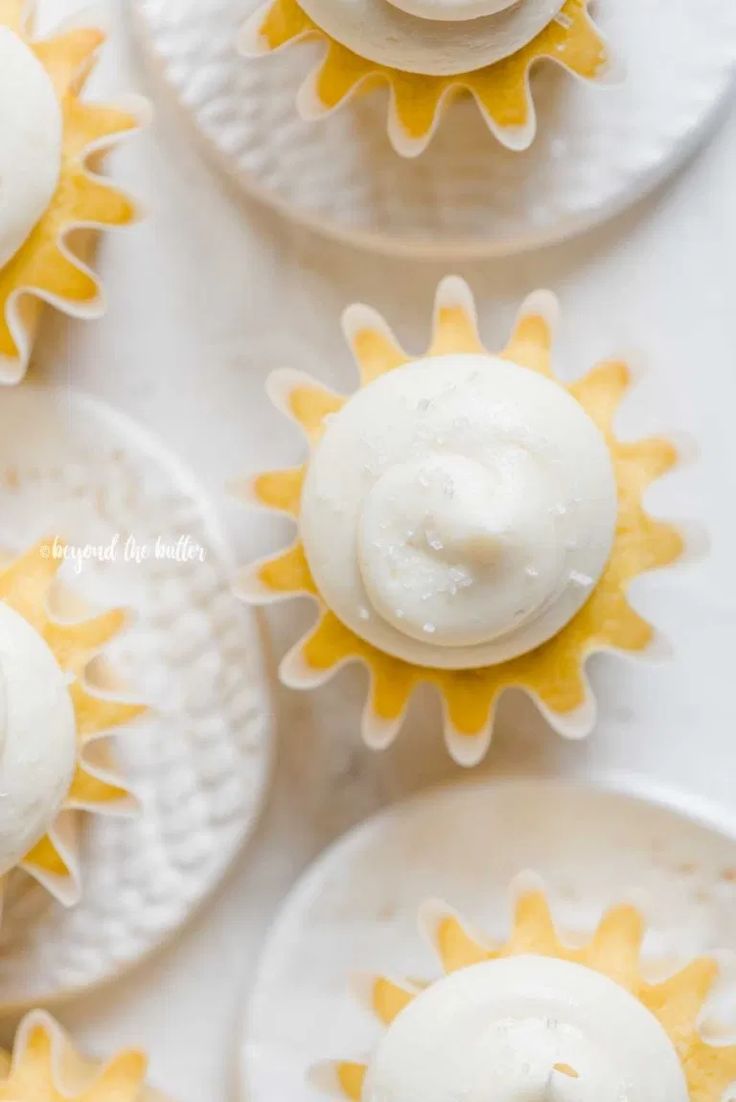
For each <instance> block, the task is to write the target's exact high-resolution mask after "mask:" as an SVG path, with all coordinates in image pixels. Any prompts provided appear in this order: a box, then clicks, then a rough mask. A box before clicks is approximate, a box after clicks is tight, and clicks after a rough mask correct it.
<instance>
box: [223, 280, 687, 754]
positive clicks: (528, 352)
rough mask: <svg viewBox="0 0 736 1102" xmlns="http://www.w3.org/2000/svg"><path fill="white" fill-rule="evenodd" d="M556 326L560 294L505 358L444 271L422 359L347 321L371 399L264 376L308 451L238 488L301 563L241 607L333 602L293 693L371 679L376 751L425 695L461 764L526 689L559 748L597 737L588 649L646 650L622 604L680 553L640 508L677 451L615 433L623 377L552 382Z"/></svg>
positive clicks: (535, 305) (532, 305) (296, 653)
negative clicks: (355, 668) (273, 519)
mask: <svg viewBox="0 0 736 1102" xmlns="http://www.w3.org/2000/svg"><path fill="white" fill-rule="evenodd" d="M555 320H556V300H555V299H554V298H553V296H551V295H550V294H549V293H547V292H538V293H536V294H534V295H532V296H531V297H530V298H529V299H528V300H527V301H526V302H525V304H524V305H523V306H522V309H521V312H520V314H519V317H518V319H517V322H516V325H515V328H514V330H513V333H512V336H511V339H510V341H509V342H508V344H507V345H506V347H505V348H504V349H503V351H502V352H501V353H500V354H499V355H498V356H492V355H491V354H490V353H489V352H487V350H486V349H485V348H484V347H483V345H482V343H481V340H480V337H479V335H478V329H477V322H476V313H475V306H474V302H473V298H472V295H471V293H470V290H469V288H468V287H467V285H466V284H465V283H464V282H463V281H462V280H460V279H458V278H456V277H449V278H447V279H445V280H444V281H443V282H442V283H441V285H440V287H439V289H438V294H437V299H436V304H435V312H434V333H433V337H432V341H431V344H430V347H429V350H428V352H427V353H426V355H425V356H422V357H418V358H417V357H412V356H411V355H409V354H408V353H407V352H405V351H404V350H403V349H402V348H401V347H400V345H399V344H398V342H397V340H396V338H395V337H394V336H393V334H392V333H391V331H390V330H389V328H388V326H387V325H386V323H385V322H384V321H383V319H382V318H381V317H379V316H378V315H377V314H376V313H375V312H374V311H373V310H371V309H369V308H368V307H364V306H353V307H350V308H349V309H348V310H347V311H346V314H345V317H344V330H345V334H346V337H347V340H348V342H349V345H350V347H351V349H352V352H353V354H354V357H355V360H356V361H357V366H358V370H359V373H360V383H361V388H360V389H359V390H358V391H357V392H356V394H355V395H353V396H352V397H346V396H343V395H340V394H337V393H335V392H334V391H331V390H328V389H327V388H326V387H324V386H322V385H321V384H320V383H318V382H316V381H315V380H314V379H312V378H311V377H309V376H307V375H305V374H303V373H301V372H298V371H292V370H281V371H277V372H275V373H274V374H273V375H271V377H270V378H269V382H268V391H269V394H270V396H271V398H272V400H273V401H274V403H275V404H276V405H277V406H278V407H279V408H280V409H281V410H282V411H283V412H284V413H286V414H287V415H288V416H289V417H290V418H292V419H293V420H295V421H296V423H297V424H298V425H299V426H300V428H301V429H302V431H303V433H304V435H305V437H306V440H307V443H308V446H309V456H308V459H307V461H306V462H305V463H303V464H300V465H299V466H296V467H293V468H291V469H288V470H273V471H268V472H266V473H263V474H261V475H259V476H257V477H256V478H254V479H249V480H247V481H245V482H243V483H242V484H240V485H238V486H237V487H236V492H238V493H239V494H240V495H241V496H242V497H243V498H244V499H245V500H246V501H248V502H250V503H254V504H257V505H259V506H263V507H266V508H268V509H272V510H275V511H278V512H281V513H285V514H286V515H287V516H289V517H291V518H292V519H293V520H294V521H295V522H296V525H297V529H298V533H297V538H296V540H295V542H294V543H293V544H292V545H291V546H289V547H288V548H287V549H286V550H285V551H282V552H280V553H278V554H276V555H273V556H270V557H267V558H266V559H264V560H261V561H259V562H256V563H255V564H253V565H252V566H250V567H248V568H246V569H245V570H244V571H243V572H242V574H241V576H240V581H239V591H240V593H241V595H242V596H243V597H244V598H245V599H246V600H248V601H250V602H251V603H255V604H269V603H271V602H274V601H278V600H283V599H285V598H290V597H299V596H307V597H310V598H312V599H313V600H314V601H315V602H316V603H317V606H318V618H317V622H316V625H315V626H314V627H313V628H312V629H311V630H310V631H309V632H308V634H307V635H306V636H305V637H304V638H303V639H301V640H300V641H299V642H298V643H297V644H296V646H295V647H294V648H293V649H292V650H291V652H290V653H289V654H288V655H287V656H286V657H285V659H284V660H283V662H282V665H281V670H280V673H281V677H282V679H283V681H284V682H285V683H286V684H287V685H289V686H292V687H294V688H299V689H311V688H314V687H315V686H318V685H320V684H321V683H323V682H325V681H326V680H327V679H329V678H330V677H331V676H332V675H333V674H334V673H335V672H336V671H337V670H339V669H340V668H341V667H342V666H343V665H345V664H346V663H349V662H353V661H359V662H362V663H364V664H365V666H366V667H367V668H368V671H369V675H370V690H369V696H368V699H367V703H366V706H365V709H364V712H363V721H362V730H363V736H364V738H365V740H366V742H367V743H368V744H369V745H370V746H372V747H374V748H377V749H379V748H383V747H386V746H388V745H389V744H390V743H391V742H392V741H393V739H394V737H395V736H396V734H397V732H398V729H399V728H400V726H401V724H402V721H403V719H404V715H405V712H406V709H407V706H408V704H409V701H410V698H411V696H412V694H413V692H414V690H415V689H416V687H417V686H418V685H420V684H421V683H423V682H424V683H428V684H430V685H433V686H434V687H435V689H436V690H437V691H438V693H439V695H440V697H441V699H442V702H443V705H444V715H445V735H446V740H447V743H448V747H449V749H450V752H451V753H452V755H453V757H454V758H455V759H456V760H457V761H459V762H461V763H462V764H465V765H473V764H476V763H477V762H478V761H479V760H480V759H481V758H482V756H483V755H484V753H485V751H486V749H487V747H488V744H489V741H490V737H491V731H492V727H493V722H494V713H495V710H496V706H497V703H498V701H499V698H500V697H501V695H502V694H503V692H504V691H505V690H506V689H510V688H519V689H521V690H523V691H524V692H526V693H527V694H528V695H529V696H530V697H531V698H532V699H533V700H534V701H535V702H536V704H537V706H538V707H539V708H540V710H541V711H542V713H543V714H544V715H545V717H546V718H547V720H548V721H549V723H550V724H551V725H552V726H553V727H554V728H555V729H556V730H558V731H559V732H560V733H561V734H563V735H566V736H568V737H581V736H584V735H586V734H588V733H589V732H590V730H591V729H592V727H593V725H594V722H595V701H594V699H593V696H592V693H591V690H590V687H589V684H588V681H587V677H586V673H585V664H586V662H587V659H588V658H589V657H590V655H591V654H593V653H594V652H596V651H601V650H615V651H621V652H627V653H631V654H643V653H644V652H646V651H647V650H651V647H652V644H653V642H654V632H653V629H652V628H651V627H650V625H649V624H648V623H646V622H645V621H644V620H643V619H642V618H641V616H640V615H639V614H638V613H637V612H635V611H634V609H633V608H632V607H631V605H630V604H629V601H628V600H627V595H626V591H627V587H628V585H629V583H630V582H631V580H632V579H633V578H634V577H636V576H637V575H639V574H641V573H642V572H643V571H648V570H652V569H654V568H657V567H663V566H665V565H666V564H669V563H672V562H673V561H674V560H676V559H677V558H678V557H679V556H680V554H681V552H682V550H683V546H684V541H683V537H682V535H681V534H680V532H679V530H678V529H677V528H675V527H674V526H672V525H671V524H668V523H664V522H662V521H659V520H655V519H653V518H652V517H651V516H649V515H648V513H647V512H646V511H645V509H644V507H643V505H642V497H643V494H644V492H645V490H646V489H647V487H648V486H649V484H650V483H651V482H652V481H653V480H654V479H655V478H657V477H658V476H660V475H662V474H663V473H664V472H666V471H667V470H668V469H669V468H671V467H672V466H673V464H674V463H675V462H676V458H677V454H676V450H675V447H674V446H673V445H672V443H670V442H669V441H668V440H666V439H662V438H660V437H651V438H648V439H644V440H640V441H636V442H629V441H626V442H624V441H620V440H618V439H617V438H616V436H615V433H614V417H615V414H616V411H617V408H618V406H619V403H620V401H621V399H622V397H623V395H624V392H625V391H626V389H627V386H628V384H629V371H628V370H627V368H626V366H625V365H624V364H623V363H621V362H619V361H610V362H604V363H601V364H599V365H598V366H597V367H595V368H594V369H593V370H592V371H590V372H589V373H588V374H587V375H584V376H583V377H582V378H580V379H578V380H576V381H575V382H572V383H569V384H565V383H562V382H559V381H558V380H557V379H556V377H555V376H554V374H553V371H552V366H551V346H552V337H553V327H554V324H555ZM425 458H426V460H427V462H426V463H425V462H424V460H425ZM417 464H418V465H417Z"/></svg>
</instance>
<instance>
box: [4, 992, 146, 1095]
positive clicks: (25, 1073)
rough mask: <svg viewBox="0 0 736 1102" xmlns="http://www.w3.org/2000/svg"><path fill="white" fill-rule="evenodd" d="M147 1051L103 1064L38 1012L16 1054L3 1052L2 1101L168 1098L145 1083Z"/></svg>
mask: <svg viewBox="0 0 736 1102" xmlns="http://www.w3.org/2000/svg"><path fill="white" fill-rule="evenodd" d="M146 1071H147V1060H146V1057H145V1056H144V1055H143V1053H142V1052H137V1051H128V1052H121V1053H119V1054H118V1055H117V1056H114V1057H113V1058H112V1059H111V1060H109V1061H108V1062H107V1063H104V1064H98V1063H93V1062H90V1061H89V1060H86V1059H84V1058H83V1057H81V1056H79V1054H78V1053H77V1052H76V1050H75V1048H74V1046H73V1045H72V1043H71V1041H70V1040H69V1038H68V1037H67V1035H66V1033H65V1032H64V1031H63V1029H62V1028H61V1026H60V1025H59V1024H58V1023H57V1022H55V1021H54V1019H53V1018H51V1017H50V1016H49V1015H48V1014H46V1013H44V1011H41V1010H35V1011H33V1012H32V1013H31V1014H28V1015H26V1017H25V1018H24V1019H23V1021H22V1022H21V1024H20V1026H19V1027H18V1032H17V1033H16V1036H15V1042H14V1045H13V1053H12V1056H10V1055H8V1054H6V1053H0V1099H1V1100H2V1102H61V1099H65V1100H68V1102H166V1100H165V1099H164V1096H163V1095H162V1094H159V1093H158V1091H153V1090H151V1089H150V1088H149V1087H147V1086H146V1083H145V1079H146Z"/></svg>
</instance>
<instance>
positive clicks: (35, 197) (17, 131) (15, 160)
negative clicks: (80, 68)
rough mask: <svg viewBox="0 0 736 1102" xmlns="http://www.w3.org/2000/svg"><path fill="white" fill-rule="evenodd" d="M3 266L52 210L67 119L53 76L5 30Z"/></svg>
mask: <svg viewBox="0 0 736 1102" xmlns="http://www.w3.org/2000/svg"><path fill="white" fill-rule="evenodd" d="M0 134H1V135H2V141H0V268H2V267H3V265H5V264H7V263H8V261H9V260H11V259H12V258H13V257H14V256H15V254H16V253H17V252H18V250H19V249H20V248H21V246H22V245H23V244H24V242H25V241H26V239H27V238H28V236H29V234H30V233H31V231H32V229H33V227H34V226H35V225H36V223H37V222H38V220H39V218H40V217H41V216H42V214H44V212H45V211H46V210H47V209H48V206H49V204H50V202H51V199H52V198H53V195H54V191H55V189H56V185H57V183H58V181H59V173H60V171H61V142H62V117H61V105H60V103H59V100H58V97H57V95H56V92H55V91H54V86H53V84H52V82H51V78H50V76H49V74H48V73H47V72H46V70H45V69H44V67H43V65H42V64H41V62H40V61H39V60H38V58H37V57H36V55H35V54H34V53H33V51H32V50H31V49H30V47H29V46H27V45H26V43H25V42H23V40H22V39H21V38H20V37H19V36H18V35H17V34H15V33H14V32H13V31H11V30H10V28H9V27H0Z"/></svg>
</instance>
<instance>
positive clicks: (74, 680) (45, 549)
mask: <svg viewBox="0 0 736 1102" xmlns="http://www.w3.org/2000/svg"><path fill="white" fill-rule="evenodd" d="M51 552H52V543H51V541H48V540H42V541H40V542H39V543H38V544H37V545H36V546H35V547H32V548H31V549H30V550H29V551H26V552H25V554H23V555H21V556H20V557H19V558H18V559H15V560H14V561H13V562H11V563H10V564H9V565H8V566H7V567H6V568H5V569H2V570H0V602H2V603H4V604H6V605H8V606H9V607H10V608H12V609H13V610H14V611H15V612H17V613H19V614H20V615H21V616H22V617H23V618H24V619H25V620H26V621H27V622H28V623H29V624H30V625H31V626H32V627H33V628H34V629H35V630H36V631H37V632H38V634H39V635H40V636H41V637H42V638H43V640H44V642H45V643H46V645H47V646H48V648H49V650H50V651H51V653H52V654H53V655H54V658H55V659H56V661H57V663H58V665H59V667H60V668H61V669H62V670H63V671H64V672H65V673H66V674H67V675H68V677H69V679H70V680H69V687H68V691H69V695H70V699H71V702H72V707H73V710H74V716H75V720H76V730H77V747H78V751H77V753H78V756H77V768H76V771H75V774H74V777H73V779H72V783H71V786H70V788H69V792H68V794H67V797H66V800H65V803H64V806H63V808H62V811H63V812H69V811H80V810H85V811H91V812H95V813H102V812H117V813H121V812H127V811H128V810H129V809H130V807H131V805H132V799H131V795H130V792H129V791H128V790H127V789H126V788H125V786H124V785H123V784H122V783H121V782H120V781H119V780H118V779H117V778H116V777H115V775H114V771H113V770H112V769H109V768H108V762H107V761H106V759H105V754H104V747H102V746H99V747H96V748H95V749H96V750H97V751H98V753H97V754H96V756H95V760H94V761H90V760H87V758H86V753H87V750H88V748H89V747H90V746H91V744H92V743H93V742H95V740H97V739H99V738H100V737H101V736H104V735H107V734H109V733H110V732H112V731H114V730H116V729H117V728H119V727H123V726H127V725H128V724H130V723H133V722H134V721H135V720H136V719H138V718H139V717H140V716H141V715H142V714H143V713H144V711H145V708H143V707H142V706H140V705H137V704H130V703H125V702H123V701H117V700H111V699H105V698H103V697H100V696H96V695H95V694H94V693H93V692H92V691H91V690H90V688H89V687H88V686H87V685H85V684H84V675H85V671H86V669H87V667H88V666H89V664H90V662H91V661H92V659H93V658H94V657H95V656H96V655H97V654H98V653H99V651H100V650H101V649H102V648H103V647H104V645H105V644H106V643H108V642H109V641H110V640H111V639H113V638H114V636H115V635H117V634H118V633H119V632H120V631H121V629H122V628H123V627H124V625H125V620H126V617H125V613H124V612H123V611H122V610H120V609H113V610H111V611H109V612H105V613H102V614H101V615H99V616H95V617H93V618H91V619H88V620H84V621H82V622H79V623H70V624H64V623H60V622H58V621H56V620H54V619H53V618H52V617H51V615H50V614H49V611H48V606H49V597H50V594H51V589H52V586H53V584H54V581H55V578H56V575H57V573H58V570H59V567H60V566H61V562H62V559H61V558H55V557H54V556H53V554H52V553H51ZM76 865H77V862H76V848H75V846H74V839H73V837H69V832H64V831H63V830H62V829H61V828H60V826H59V824H55V825H54V826H53V827H52V829H51V830H49V831H48V833H47V834H46V835H45V836H44V837H43V838H42V839H41V840H40V841H39V842H38V843H37V844H36V845H35V846H34V847H33V849H32V850H31V851H30V852H29V853H28V854H26V856H25V858H24V859H23V861H22V863H21V867H22V868H23V869H24V870H25V871H26V872H28V873H29V874H30V875H32V876H34V877H35V878H36V879H38V880H40V881H41V883H43V884H44V885H45V886H46V887H49V888H50V889H51V890H53V891H55V893H57V894H59V895H60V897H62V898H64V899H65V900H66V899H69V900H73V899H75V898H76V894H77V892H78V890H79V885H78V882H77V881H78V873H77V867H76Z"/></svg>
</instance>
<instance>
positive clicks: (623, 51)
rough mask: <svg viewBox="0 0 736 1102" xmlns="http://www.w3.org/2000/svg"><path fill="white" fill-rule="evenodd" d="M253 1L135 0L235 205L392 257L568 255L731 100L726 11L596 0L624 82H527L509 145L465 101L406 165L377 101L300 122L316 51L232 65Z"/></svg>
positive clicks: (713, 4)
mask: <svg viewBox="0 0 736 1102" xmlns="http://www.w3.org/2000/svg"><path fill="white" fill-rule="evenodd" d="M253 6H254V5H253V0H208V3H206V4H203V3H202V2H201V0H134V3H133V11H134V13H135V14H136V16H137V19H136V22H137V24H138V25H139V27H140V30H141V35H142V37H143V39H144V40H145V42H146V44H147V46H148V48H149V50H150V53H151V54H152V55H153V56H154V57H155V59H156V61H157V65H158V69H159V71H160V73H161V75H162V77H163V78H164V80H165V82H166V83H167V84H168V85H169V86H170V88H171V89H172V90H173V91H174V92H175V94H176V96H177V97H178V99H179V100H180V102H181V103H182V104H183V106H184V107H185V108H186V110H187V112H188V114H189V115H190V116H191V119H192V121H193V123H194V125H195V127H196V130H197V131H198V133H199V135H200V137H201V138H202V139H203V140H204V142H205V144H206V146H207V148H208V149H209V150H210V152H211V153H212V154H214V155H215V156H216V158H217V160H218V161H219V162H220V164H221V165H222V166H223V167H224V168H225V170H226V171H227V172H228V173H229V174H230V175H231V176H232V177H233V178H234V179H235V180H236V181H237V183H238V184H239V185H240V187H241V188H242V189H243V191H245V192H248V193H251V194H254V195H256V196H258V197H260V198H261V199H262V200H264V201H266V202H268V203H269V204H271V205H272V206H274V207H276V208H278V209H279V210H280V211H282V212H283V213H285V214H288V215H290V216H291V217H293V218H295V219H297V220H298V221H299V222H301V223H306V224H308V225H309V226H311V227H313V228H315V229H317V230H320V231H322V232H324V233H327V234H329V235H330V236H333V237H337V238H340V239H342V240H345V241H348V242H351V243H353V244H356V245H363V246H366V247H370V248H374V249H378V250H382V251H385V252H398V253H408V254H413V255H425V256H436V257H444V256H449V255H452V256H453V257H457V256H460V255H468V256H471V255H487V256H490V255H504V254H509V253H513V252H518V251H521V250H524V249H530V248H535V247H537V246H540V245H543V244H547V243H550V242H552V241H557V240H561V239H563V238H566V237H569V236H571V235H573V234H575V233H577V232H579V231H581V230H584V229H586V228H588V227H590V226H592V225H594V224H595V223H598V222H600V221H602V220H603V219H605V218H608V217H609V216H611V215H613V214H615V213H617V212H618V211H620V210H622V209H623V208H624V207H626V206H627V205H628V204H630V203H632V202H634V201H635V200H637V199H639V198H640V197H642V196H643V195H644V194H645V193H646V192H647V191H649V190H650V189H651V188H652V187H653V186H654V185H655V184H657V183H658V182H659V181H661V180H662V179H663V178H664V177H665V176H666V175H667V174H668V173H669V172H670V171H672V170H673V169H674V168H675V167H676V166H677V165H678V164H679V163H680V162H681V161H682V160H683V159H684V158H685V157H686V155H687V154H688V153H691V152H692V151H693V149H694V147H695V145H696V143H697V140H698V139H699V138H700V137H702V135H703V134H704V131H705V130H706V128H707V125H708V123H709V121H710V120H711V119H712V118H713V115H714V111H715V109H716V108H717V106H718V105H719V104H720V103H721V102H722V101H723V100H724V97H725V96H726V93H727V92H728V91H729V89H730V88H731V85H732V79H733V74H734V70H735V68H736V4H734V3H733V2H732V0H697V2H690V0H597V2H596V4H595V8H594V14H595V16H596V20H597V22H598V24H599V25H600V27H601V29H602V30H603V32H604V33H605V34H606V36H607V38H608V40H609V42H610V44H611V47H612V49H613V51H614V53H615V55H616V58H617V60H618V62H619V64H621V65H623V66H625V68H626V75H625V79H623V80H622V81H621V83H620V84H618V85H616V86H615V87H608V86H605V87H604V86H600V87H598V86H595V85H586V84H583V83H580V82H579V81H577V80H576V79H574V78H573V77H571V76H570V74H569V73H565V72H563V71H561V70H560V69H559V68H558V67H557V66H554V65H551V64H547V65H542V66H539V68H538V69H537V71H536V72H535V75H534V89H535V101H536V104H537V110H538V115H539V133H538V136H537V139H536V141H535V142H534V144H533V145H532V147H531V149H529V150H528V151H527V152H525V153H513V152H510V151H508V150H506V149H504V148H502V147H501V146H500V145H499V144H498V143H497V142H496V141H495V140H494V139H493V138H492V137H491V135H490V134H489V133H488V132H487V130H486V128H485V125H484V123H483V122H482V120H481V118H480V115H479V112H478V110H477V108H476V107H475V104H473V103H472V102H470V101H468V102H461V103H457V104H455V105H454V107H452V108H451V109H450V111H449V113H448V115H447V116H446V117H445V118H444V120H443V122H442V123H441V125H440V128H439V131H438V134H437V135H436V137H435V139H434V140H433V142H432V144H431V145H430V147H429V149H428V150H427V151H426V152H425V153H424V154H422V155H421V156H420V157H418V158H417V159H416V160H404V159H402V158H401V157H399V156H398V155H397V154H396V153H395V152H394V151H393V150H392V148H391V147H390V145H389V142H388V138H387V136H386V111H387V107H386V96H385V94H382V93H377V94H371V95H369V96H359V97H357V98H356V99H355V100H354V101H353V102H352V103H351V104H350V105H348V107H347V108H346V109H343V110H340V111H337V112H335V113H333V114H332V115H331V116H330V117H329V118H327V119H323V120H321V121H319V122H311V123H308V122H303V121H302V120H301V119H300V118H299V117H298V115H297V111H296V107H295V99H296V94H297V90H298V88H299V86H300V84H301V83H302V81H303V80H304V79H305V77H306V76H307V74H308V73H309V72H310V71H311V69H312V68H313V67H314V65H315V64H316V60H317V59H318V57H319V55H320V47H319V46H318V45H317V44H316V43H312V44H301V45H294V46H291V47H288V48H286V49H284V50H283V51H281V52H280V53H279V54H277V55H274V56H271V57H264V58H260V59H256V60H246V59H243V58H241V57H239V56H238V54H237V51H236V47H235V40H236V36H237V32H238V28H239V27H240V26H241V24H242V23H243V22H244V20H245V18H246V16H247V15H248V14H249V11H250V10H251V9H252V7H253Z"/></svg>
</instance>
